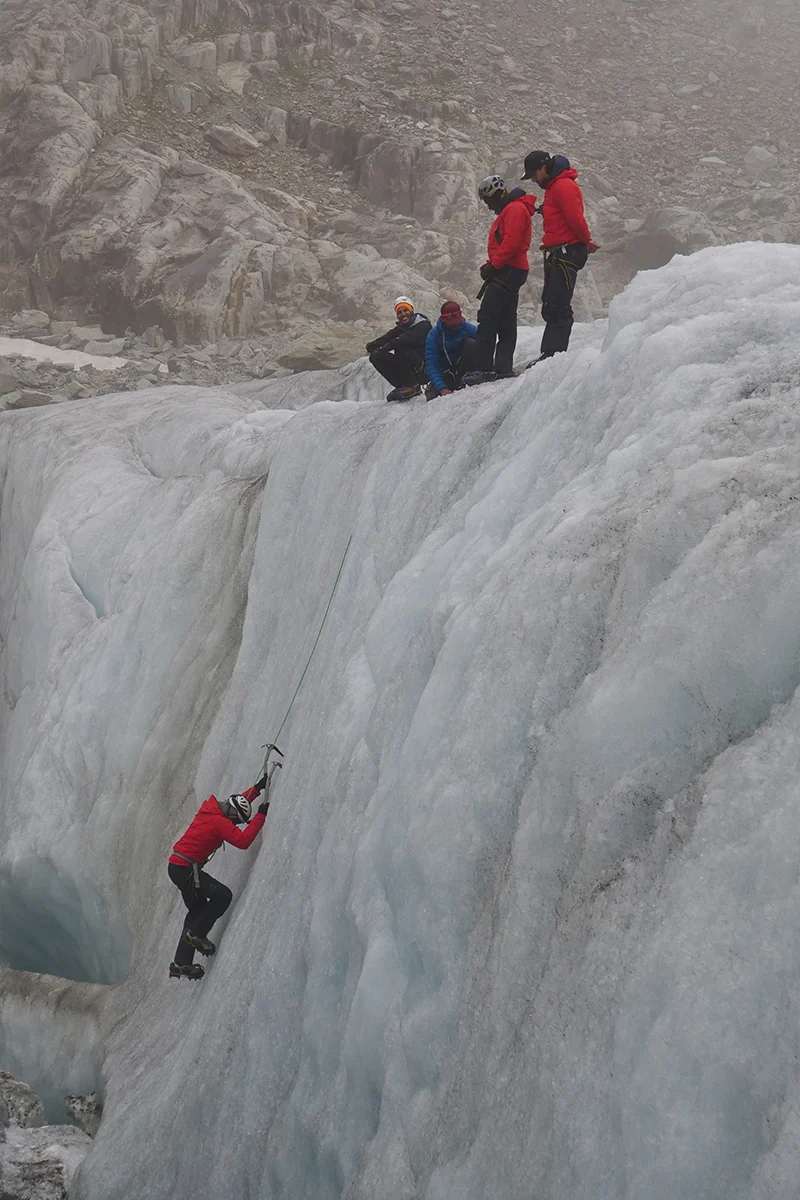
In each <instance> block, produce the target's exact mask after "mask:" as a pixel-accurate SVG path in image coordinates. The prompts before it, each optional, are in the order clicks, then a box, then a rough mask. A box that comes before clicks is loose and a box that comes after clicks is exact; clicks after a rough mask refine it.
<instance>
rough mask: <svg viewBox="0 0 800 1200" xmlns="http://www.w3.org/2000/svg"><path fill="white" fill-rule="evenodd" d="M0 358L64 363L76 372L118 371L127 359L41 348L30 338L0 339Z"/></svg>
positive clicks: (57, 348)
mask: <svg viewBox="0 0 800 1200" xmlns="http://www.w3.org/2000/svg"><path fill="white" fill-rule="evenodd" d="M0 358H32V359H35V361H36V362H47V363H64V364H66V365H67V366H72V367H74V369H75V370H76V371H80V369H81V367H94V368H95V370H96V371H118V370H119V368H120V367H124V366H127V364H128V362H129V361H130V360H129V359H127V358H114V357H113V356H110V355H104V354H84V353H83V351H82V350H62V349H60V348H59V347H57V346H43V345H42V344H41V343H40V342H32V341H31V340H30V338H9V337H0Z"/></svg>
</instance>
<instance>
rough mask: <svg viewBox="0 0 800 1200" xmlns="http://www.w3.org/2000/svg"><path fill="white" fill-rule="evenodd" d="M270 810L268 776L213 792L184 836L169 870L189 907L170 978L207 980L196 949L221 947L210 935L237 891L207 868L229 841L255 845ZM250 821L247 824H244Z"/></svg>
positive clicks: (205, 950) (239, 845)
mask: <svg viewBox="0 0 800 1200" xmlns="http://www.w3.org/2000/svg"><path fill="white" fill-rule="evenodd" d="M262 792H263V793H264V799H263V800H262V801H261V804H260V805H259V806H258V812H257V813H256V815H255V816H254V817H253V819H252V821H251V820H250V817H251V815H252V812H253V801H254V800H256V799H257V798H258V796H260V795H261V793H262ZM268 809H269V778H268V776H267V775H262V776H261V778H260V779H259V780H258V782H257V783H254V784H253V786H252V787H251V788H248V789H247V791H246V792H243V793H242V794H241V795H233V796H229V797H228V799H227V800H218V799H217V797H216V796H209V797H208V799H207V800H204V801H203V803H202V804H201V805H200V808H199V810H198V812H197V815H196V816H195V818H194V820H193V821H192V823H191V825H190V826H189V828H188V829H187V830H186V832H185V833H184V834H183V836H182V837H180V838H178V840H177V842H176V843H175V845H174V846H173V848H172V854H171V855H170V856H169V865H168V867H167V872H168V874H169V877H170V879H171V880H172V882H173V883H174V884H175V886H176V887H177V888H178V889H179V891H180V893H181V896H182V897H183V902H184V904H185V905H186V907H187V908H188V910H189V911H188V913H187V915H186V920H185V921H184V923H183V932H182V934H181V939H180V941H179V942H178V949H177V950H176V951H175V958H174V961H173V962H171V963H170V965H169V977H170V979H180V978H181V976H183V977H185V978H187V979H202V978H203V974H204V971H203V968H202V967H201V966H200V965H199V963H195V962H194V961H193V960H194V952H195V950H199V951H200V953H201V954H206V955H209V954H213V953H214V951H215V950H216V946H215V945H214V943H213V942H210V941H209V940H208V935H209V933H210V932H211V927H212V926H213V924H214V922H215V921H217V920H218V919H219V918H220V917H221V916H222V914H223V913H224V912H225V910H226V909H227V907H228V905H229V904H230V902H231V900H232V899H233V893H232V892H231V889H230V888H228V887H226V886H225V884H224V883H220V882H219V880H218V879H213V878H212V877H211V875H208V874H207V873H206V872H205V871H204V870H203V867H204V866H205V865H206V863H207V862H208V860H209V858H211V855H212V854H213V853H214V852H215V851H216V850H219V848H220V846H221V845H222V843H223V842H227V843H228V844H229V845H231V846H236V847H237V848H238V849H239V850H246V849H247V848H248V846H252V844H253V842H254V841H255V839H256V837H257V836H258V834H259V833H260V832H261V829H262V828H263V825H264V821H265V819H266V816H267V810H268ZM248 822H249V824H248ZM240 825H246V826H247V828H246V829H240V828H238V827H239V826H240Z"/></svg>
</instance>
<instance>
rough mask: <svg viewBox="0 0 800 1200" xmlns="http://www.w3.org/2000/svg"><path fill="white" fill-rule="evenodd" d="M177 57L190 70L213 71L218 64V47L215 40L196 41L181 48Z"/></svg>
mask: <svg viewBox="0 0 800 1200" xmlns="http://www.w3.org/2000/svg"><path fill="white" fill-rule="evenodd" d="M175 58H176V59H177V61H178V62H179V63H180V64H181V66H183V67H186V68H187V69H188V70H190V71H213V70H215V68H216V66H217V47H216V45H215V43H214V42H195V43H193V44H192V45H191V46H187V47H186V48H185V49H184V50H179V51H178V53H177V54H176V55H175Z"/></svg>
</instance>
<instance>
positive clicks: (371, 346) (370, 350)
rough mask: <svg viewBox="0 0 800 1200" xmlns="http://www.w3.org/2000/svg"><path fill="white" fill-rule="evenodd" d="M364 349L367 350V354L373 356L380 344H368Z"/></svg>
mask: <svg viewBox="0 0 800 1200" xmlns="http://www.w3.org/2000/svg"><path fill="white" fill-rule="evenodd" d="M364 349H365V350H366V352H367V354H372V353H373V352H374V351H375V350H377V349H378V343H377V342H367V344H366V346H365V347H364Z"/></svg>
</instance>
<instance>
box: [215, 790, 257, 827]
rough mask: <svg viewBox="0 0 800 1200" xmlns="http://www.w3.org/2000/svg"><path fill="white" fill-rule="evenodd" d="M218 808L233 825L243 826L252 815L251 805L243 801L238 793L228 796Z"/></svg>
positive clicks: (247, 801) (242, 797)
mask: <svg viewBox="0 0 800 1200" xmlns="http://www.w3.org/2000/svg"><path fill="white" fill-rule="evenodd" d="M220 808H221V809H222V811H223V813H224V814H225V816H226V817H229V818H230V820H231V821H233V823H234V825H244V824H245V823H246V822H247V821H249V820H250V817H251V816H252V815H253V806H252V804H251V803H250V801H249V800H245V798H244V796H240V795H239V794H238V792H236V793H234V795H232V796H228V799H227V800H226V801H225V802H224V804H220Z"/></svg>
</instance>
